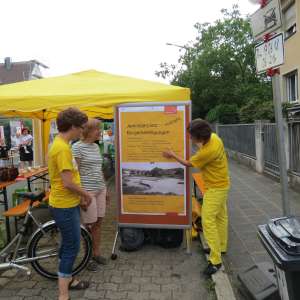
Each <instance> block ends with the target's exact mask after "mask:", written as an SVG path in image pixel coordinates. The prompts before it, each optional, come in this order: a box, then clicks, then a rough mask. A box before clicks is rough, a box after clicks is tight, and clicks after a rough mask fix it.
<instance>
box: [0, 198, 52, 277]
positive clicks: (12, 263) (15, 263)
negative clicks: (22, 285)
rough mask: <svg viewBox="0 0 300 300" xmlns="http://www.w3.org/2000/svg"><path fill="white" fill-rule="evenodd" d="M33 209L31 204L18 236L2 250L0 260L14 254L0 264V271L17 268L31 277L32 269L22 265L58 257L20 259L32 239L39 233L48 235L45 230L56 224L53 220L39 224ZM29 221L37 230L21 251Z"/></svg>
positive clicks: (23, 257) (24, 257)
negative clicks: (20, 253)
mask: <svg viewBox="0 0 300 300" xmlns="http://www.w3.org/2000/svg"><path fill="white" fill-rule="evenodd" d="M31 209H32V203H31V204H30V206H29V208H28V211H27V213H26V215H25V219H24V222H23V224H22V227H21V229H20V230H19V231H18V233H17V234H16V236H15V237H14V238H13V239H12V240H11V242H10V243H9V244H7V245H6V246H5V247H4V249H2V250H1V252H0V259H1V258H2V259H6V258H7V256H9V255H10V254H12V253H13V254H12V258H11V259H9V261H8V262H4V263H0V270H4V269H10V268H16V269H20V270H23V271H26V272H27V274H28V275H30V269H29V268H27V267H23V266H21V265H23V264H27V263H30V262H32V261H35V260H41V259H45V258H49V257H53V256H56V255H57V253H56V254H51V255H49V254H48V255H41V256H36V257H27V255H23V256H21V257H18V253H19V252H20V251H22V250H26V252H27V249H28V245H29V244H30V242H31V241H32V239H33V238H34V236H35V235H36V234H37V233H38V232H39V231H42V233H43V234H46V232H45V231H44V228H45V227H46V226H48V225H49V224H51V223H55V222H54V221H53V220H52V221H49V222H47V223H45V224H41V223H39V222H38V220H37V219H36V218H35V217H34V216H33V215H32V212H31ZM29 219H32V220H33V222H34V223H35V224H36V225H37V227H38V228H37V230H36V231H35V232H34V233H33V234H32V235H31V237H30V239H29V240H28V242H27V245H26V248H21V249H20V244H21V242H22V240H23V238H24V234H25V232H26V229H27V228H28V226H29ZM14 244H16V245H15V248H14V250H13V251H10V250H11V249H13V245H14Z"/></svg>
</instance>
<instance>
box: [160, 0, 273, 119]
mask: <svg viewBox="0 0 300 300" xmlns="http://www.w3.org/2000/svg"><path fill="white" fill-rule="evenodd" d="M222 13H223V19H222V20H217V21H216V22H215V23H213V24H210V23H204V24H200V23H197V24H196V25H195V28H196V29H197V37H196V40H195V41H194V42H191V43H189V44H187V45H185V46H184V48H185V50H186V51H185V53H184V54H182V55H181V56H180V57H179V65H178V66H177V67H176V66H174V65H168V64H166V63H162V64H161V70H160V71H158V72H156V74H157V76H162V77H164V78H169V79H170V80H171V83H172V84H174V85H179V86H183V87H189V88H190V89H191V99H192V109H193V117H194V118H195V117H201V118H206V117H209V118H210V121H220V118H222V114H223V113H225V112H226V111H227V113H228V112H229V110H236V111H237V112H238V111H239V109H240V108H241V107H242V106H244V105H245V104H247V103H249V102H250V101H253V99H259V101H260V102H265V101H270V99H271V97H272V90H271V83H270V80H269V79H268V78H267V77H266V76H264V75H257V74H256V70H255V57H254V42H253V38H252V35H251V30H250V23H249V19H247V18H246V19H244V18H242V17H241V14H240V12H239V9H238V6H237V5H234V6H233V8H232V11H228V10H226V9H223V10H222ZM176 69H177V71H176ZM229 105H232V106H229ZM223 109H225V111H223ZM216 112H217V113H216ZM232 112H233V111H232ZM212 116H215V117H216V119H212ZM232 117H233V119H232V122H233V121H235V122H236V121H237V118H236V113H233V114H232ZM230 121H231V120H230V119H228V118H226V122H230Z"/></svg>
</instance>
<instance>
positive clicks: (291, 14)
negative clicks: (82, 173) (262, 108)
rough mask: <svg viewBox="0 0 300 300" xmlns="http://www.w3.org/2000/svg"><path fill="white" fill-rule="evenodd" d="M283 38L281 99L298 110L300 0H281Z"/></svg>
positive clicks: (299, 104)
mask: <svg viewBox="0 0 300 300" xmlns="http://www.w3.org/2000/svg"><path fill="white" fill-rule="evenodd" d="M281 8H282V19H283V26H282V31H283V33H284V39H285V63H284V65H283V66H281V67H280V72H281V78H282V87H283V89H282V96H283V97H282V99H283V102H288V103H289V104H291V105H293V106H294V108H293V109H292V111H293V110H294V111H295V112H296V111H298V110H299V112H300V98H299V90H300V82H299V72H300V32H299V29H300V27H299V25H300V22H299V20H300V19H299V18H300V0H281Z"/></svg>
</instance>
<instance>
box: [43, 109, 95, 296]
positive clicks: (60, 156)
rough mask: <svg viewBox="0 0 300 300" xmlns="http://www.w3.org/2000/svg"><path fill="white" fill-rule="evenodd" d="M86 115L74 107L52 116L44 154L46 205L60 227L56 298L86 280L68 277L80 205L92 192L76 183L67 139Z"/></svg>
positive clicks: (79, 130)
mask: <svg viewBox="0 0 300 300" xmlns="http://www.w3.org/2000/svg"><path fill="white" fill-rule="evenodd" d="M87 120H88V118H87V116H86V114H84V113H83V112H81V111H80V110H78V109H76V108H68V109H66V110H64V111H61V112H60V113H59V114H58V116H57V119H56V123H57V128H58V131H59V134H58V135H57V136H56V137H55V139H54V142H53V144H52V146H51V148H50V150H49V154H48V169H49V178H50V184H51V191H50V196H49V205H50V211H51V213H52V216H53V218H54V220H55V222H56V224H57V226H58V228H59V230H60V233H61V237H62V242H61V246H60V250H59V259H60V260H59V268H58V287H59V298H58V299H59V300H68V299H69V289H77V290H78V289H86V288H87V287H88V286H89V283H88V282H87V281H79V280H77V279H74V278H73V279H72V269H73V264H74V261H75V259H76V256H77V254H78V252H79V248H80V208H79V206H81V207H82V208H83V209H86V208H87V207H88V206H89V204H90V203H91V200H92V196H91V195H90V194H89V193H88V192H87V191H85V190H84V189H82V188H81V187H80V177H79V172H78V170H77V166H76V162H75V159H73V156H72V150H71V147H70V144H69V143H70V141H72V140H75V139H78V138H79V137H80V135H81V133H82V130H83V128H84V125H85V123H86V122H87Z"/></svg>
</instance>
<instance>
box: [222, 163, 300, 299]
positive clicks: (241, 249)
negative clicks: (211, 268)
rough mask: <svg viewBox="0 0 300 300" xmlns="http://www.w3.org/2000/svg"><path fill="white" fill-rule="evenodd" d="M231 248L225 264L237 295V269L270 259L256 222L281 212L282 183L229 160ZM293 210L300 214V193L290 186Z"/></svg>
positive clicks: (264, 221) (240, 269)
mask: <svg viewBox="0 0 300 300" xmlns="http://www.w3.org/2000/svg"><path fill="white" fill-rule="evenodd" d="M230 173H231V180H232V187H231V191H230V197H229V216H230V217H229V218H230V219H229V222H230V226H229V250H228V252H227V254H226V256H225V257H224V258H225V264H226V269H227V271H228V272H229V273H230V274H231V279H232V283H233V287H234V288H235V292H237V299H245V298H244V297H243V296H241V295H240V294H239V292H238V291H237V289H236V288H237V286H238V282H237V277H236V275H237V273H238V272H240V271H242V270H245V269H246V268H248V267H250V266H252V265H254V264H255V263H258V262H263V261H270V262H271V259H270V257H269V256H268V254H267V252H266V251H265V250H264V248H263V246H262V244H261V242H260V241H259V239H258V237H257V225H259V224H265V223H266V222H267V221H268V220H269V219H270V218H274V217H279V216H281V215H282V208H281V207H282V205H281V193H280V183H279V182H277V181H275V180H273V179H271V178H269V177H266V176H264V175H261V174H258V173H256V172H254V171H253V170H251V169H249V168H248V167H246V166H243V165H241V164H239V163H237V162H234V161H231V162H230ZM289 198H290V205H291V212H292V213H293V214H298V215H299V214H300V193H297V192H295V191H293V190H289Z"/></svg>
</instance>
